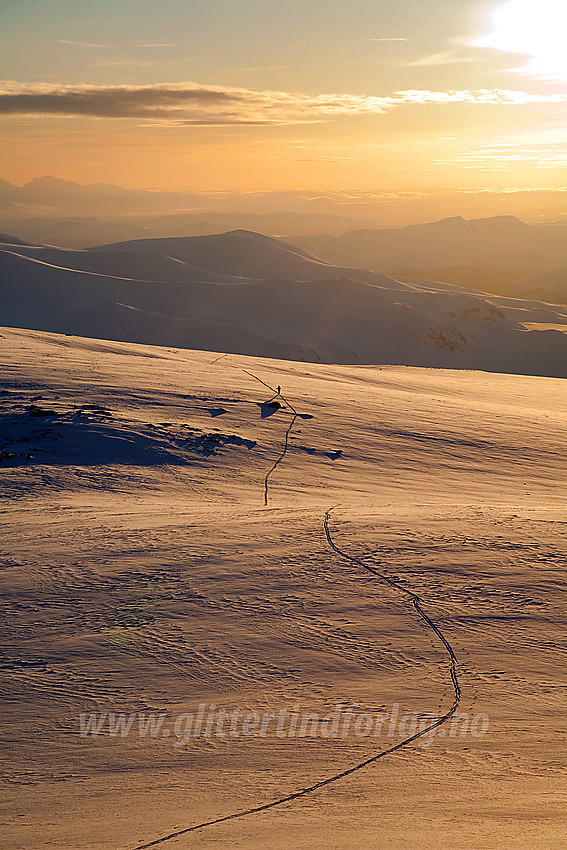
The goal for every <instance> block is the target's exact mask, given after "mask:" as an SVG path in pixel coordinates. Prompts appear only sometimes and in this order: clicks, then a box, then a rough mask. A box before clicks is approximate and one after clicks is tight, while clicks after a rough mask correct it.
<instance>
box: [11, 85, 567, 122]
mask: <svg viewBox="0 0 567 850" xmlns="http://www.w3.org/2000/svg"><path fill="white" fill-rule="evenodd" d="M566 100H567V95H560V94H556V95H537V94H529V93H528V92H524V91H515V90H508V89H481V90H478V91H468V90H464V91H455V90H451V91H446V92H432V91H428V90H408V91H399V92H395V93H394V94H393V95H390V96H386V97H369V96H363V95H352V94H321V95H315V96H309V95H305V94H294V93H289V92H278V91H251V90H249V89H237V88H229V87H224V86H204V85H199V84H197V83H171V84H166V83H164V84H159V85H151V86H89V85H80V86H52V85H48V84H45V83H29V84H24V83H15V82H4V83H1V82H0V114H3V115H24V116H38V115H39V116H45V115H52V116H66V117H78V116H83V117H89V118H123V119H142V120H145V121H149V122H159V123H161V124H172V125H201V126H215V125H217V126H218V125H230V124H259V125H262V124H264V125H272V124H276V125H277V124H300V123H316V122H321V121H328V120H331V119H332V118H334V117H340V116H346V115H351V116H355V115H372V114H374V115H378V114H381V113H384V112H387V111H388V110H391V109H393V108H395V107H398V106H403V105H405V104H433V103H435V104H449V103H466V104H492V105H494V104H497V105H504V106H518V105H525V104H528V103H549V102H553V103H561V102H565V101H566Z"/></svg>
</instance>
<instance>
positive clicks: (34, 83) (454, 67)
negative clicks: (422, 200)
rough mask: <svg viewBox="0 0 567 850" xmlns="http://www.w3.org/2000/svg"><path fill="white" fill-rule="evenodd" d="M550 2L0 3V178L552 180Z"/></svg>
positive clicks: (379, 183) (561, 132)
mask: <svg viewBox="0 0 567 850" xmlns="http://www.w3.org/2000/svg"><path fill="white" fill-rule="evenodd" d="M455 6H457V7H458V8H456V9H455ZM566 9H567V7H566V6H565V3H564V0H538V2H533V0H506V2H487V0H460V2H459V3H458V4H456V3H454V0H451V2H449V0H431V2H430V3H427V4H424V3H423V2H422V0H397V2H393V0H351V2H348V3H347V2H344V0H325V1H324V2H323V0H302V2H296V0H288V2H286V3H282V2H276V0H217V2H215V3H211V2H210V0H189V2H187V0H185V2H181V0H163V2H162V3H160V4H159V9H158V6H157V4H155V3H154V2H150V0H136V2H134V0H124V2H121V3H118V4H117V3H115V2H110V0H101V2H99V3H98V4H97V7H96V9H94V7H93V6H92V4H91V3H88V4H87V3H86V2H85V1H84V0H73V2H70V0H52V2H50V3H49V4H46V3H44V2H39V0H22V2H19V3H17V4H15V3H8V4H6V6H5V8H4V9H3V10H2V12H0V15H1V20H0V23H1V31H2V40H3V42H4V46H3V54H2V55H3V58H2V61H1V63H0V64H1V65H2V66H3V67H2V69H1V72H0V74H1V77H2V78H3V81H4V82H2V83H0V110H2V111H3V112H4V116H3V118H4V120H3V122H2V130H1V131H0V157H1V158H2V162H3V163H4V168H3V169H2V172H1V174H0V176H2V177H3V178H4V179H6V180H9V181H11V182H15V183H22V182H25V181H27V180H30V179H31V178H33V177H36V176H39V175H42V174H53V175H55V176H57V177H62V178H65V179H70V180H76V181H78V182H82V183H92V182H98V181H105V182H113V183H117V184H119V185H122V186H126V187H147V186H159V187H163V188H193V189H199V190H210V189H221V188H222V189H224V188H236V189H258V188H264V189H301V188H321V189H340V188H352V189H361V190H373V189H377V188H380V189H404V188H415V187H425V188H427V187H447V188H463V187H464V188H466V187H473V188H474V187H477V188H480V187H486V188H496V189H501V188H502V189H506V188H534V187H549V188H562V187H564V186H565V185H566V181H565V167H566V165H567V130H566V127H565V110H566V104H567V95H566V94H565V83H566V82H567V62H566V61H565V59H564V51H563V47H562V45H561V44H560V41H561V39H560V38H559V37H558V32H565V29H566V27H567V11H566ZM563 24H565V25H566V26H565V27H563V29H562V30H561V29H560V28H561V26H562V25H563Z"/></svg>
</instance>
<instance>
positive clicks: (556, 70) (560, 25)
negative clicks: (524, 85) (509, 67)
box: [474, 0, 567, 79]
mask: <svg viewBox="0 0 567 850" xmlns="http://www.w3.org/2000/svg"><path fill="white" fill-rule="evenodd" d="M491 21H492V31H491V32H490V33H489V34H488V35H486V36H483V37H481V38H479V39H477V40H476V41H475V42H474V44H475V46H477V47H493V48H495V49H496V50H502V51H505V52H507V53H521V54H524V55H526V56H528V57H529V62H528V64H527V65H526V66H524V67H523V68H520V69H517V70H524V71H528V72H530V73H534V74H536V75H537V76H541V77H547V78H551V79H567V51H566V50H565V33H566V32H567V3H566V2H565V0H509V2H508V3H505V4H504V5H501V6H499V7H498V8H496V9H495V10H494V11H493V12H492V14H491Z"/></svg>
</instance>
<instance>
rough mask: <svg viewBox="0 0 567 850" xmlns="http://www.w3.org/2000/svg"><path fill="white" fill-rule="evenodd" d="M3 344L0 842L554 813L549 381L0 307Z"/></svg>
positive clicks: (437, 823) (553, 831)
mask: <svg viewBox="0 0 567 850" xmlns="http://www.w3.org/2000/svg"><path fill="white" fill-rule="evenodd" d="M500 321H502V320H501V319H500ZM0 358H1V360H2V364H3V372H2V378H3V382H2V388H1V389H2V392H1V393H0V431H1V436H2V446H1V451H2V452H3V453H4V454H3V457H2V462H1V463H0V490H1V495H2V510H1V511H0V523H1V525H2V535H1V541H2V542H1V545H0V569H1V572H0V577H1V579H2V585H3V588H2V618H3V629H2V641H1V644H2V645H1V647H0V649H1V651H2V654H1V655H0V699H1V701H2V713H3V734H4V738H5V741H4V748H5V759H4V767H3V773H4V779H3V785H2V790H3V795H2V803H0V807H2V808H4V807H8V806H10V808H11V810H12V814H14V813H15V814H20V813H21V814H25V817H21V818H20V817H8V816H7V814H6V815H4V814H3V822H4V826H3V834H4V836H5V840H6V841H7V842H8V843H9V845H10V847H14V848H18V850H24V848H25V850H27V848H30V847H33V848H34V850H36V848H37V850H43V848H47V847H50V846H58V847H60V848H61V850H77V848H87V847H88V848H89V850H91V848H92V850H120V848H124V850H133V848H136V847H142V846H156V845H159V844H163V843H164V839H168V838H171V839H173V837H174V836H175V835H176V836H177V840H176V842H174V841H173V840H171V841H170V842H169V844H171V846H172V847H173V846H174V844H176V845H179V846H180V847H187V848H200V847H204V846H205V845H206V844H211V842H212V844H213V845H214V846H219V847H223V846H226V847H236V846H242V847H245V848H246V850H260V848H265V847H267V846H269V847H271V848H274V850H284V848H288V847H290V846H305V847H310V848H317V850H328V848H330V847H335V846H340V847H341V848H345V850H358V848H360V847H374V846H377V845H378V844H379V845H380V847H384V848H387V850H397V848H399V847H400V846H404V845H405V846H408V847H425V848H431V850H433V848H435V850H437V848H443V850H448V848H452V847H455V846H458V847H460V848H463V850H478V848H479V847H484V846H486V845H487V843H488V844H489V845H490V847H491V848H494V850H509V848H510V846H511V841H513V843H514V846H515V847H518V848H522V850H531V848H533V847H540V846H541V847H546V846H550V843H551V844H553V841H555V837H556V836H561V835H562V834H563V833H562V829H563V828H562V818H563V815H564V812H563V809H564V807H563V805H562V797H561V794H562V789H563V784H564V779H563V775H564V770H563V765H562V763H561V759H560V756H559V753H558V750H557V730H558V729H560V728H561V722H562V716H563V711H564V705H563V703H564V700H563V691H562V681H561V674H562V670H563V665H562V660H561V652H562V645H563V632H564V625H563V614H562V611H561V594H562V593H563V592H564V584H565V575H564V568H565V522H564V519H565V518H564V497H565V492H564V486H563V483H562V482H563V480H564V479H565V458H564V454H565V453H564V450H563V447H564V443H565V436H566V435H565V418H564V415H563V412H562V411H563V406H564V395H565V384H564V381H562V380H558V379H553V378H536V377H526V376H519V375H516V376H514V375H501V374H490V373H475V372H467V373H464V372H463V373H462V372H459V371H455V370H451V371H449V370H447V371H444V370H438V369H435V370H428V369H418V368H408V367H403V366H386V367H378V366H358V365H346V366H338V365H329V364H306V363H299V362H297V361H289V360H288V361H285V360H271V359H268V358H252V357H243V356H236V355H230V354H223V353H222V352H216V353H214V354H212V353H208V352H204V351H195V350H191V351H189V350H184V349H180V348H175V349H172V348H162V347H152V346H144V345H134V344H128V343H123V342H111V341H108V340H106V341H102V340H95V339H90V340H89V339H86V338H79V337H70V336H62V335H57V334H50V333H44V332H39V331H30V330H17V329H9V328H3V329H1V330H0ZM258 379H259V380H258ZM262 384H265V385H266V386H263V385H262ZM272 387H273V388H274V390H275V392H276V393H277V392H278V388H279V398H276V399H275V400H274V398H273V392H272V390H271V388H272ZM276 400H277V401H278V404H279V406H276V404H275V403H274V401H276ZM286 400H287V401H286ZM290 403H291V406H292V407H293V410H294V411H296V412H297V417H296V418H295V420H294V424H293V428H291V430H290V428H289V426H290V423H291V422H292V416H293V411H292V407H291V406H290ZM276 463H277V466H275V464H276ZM270 470H273V473H271V474H270ZM266 476H269V478H268V504H267V505H264V493H265V486H266ZM331 506H337V507H336V508H335V509H334V510H333V511H332V513H331V514H330V517H328V518H327V521H326V522H325V514H326V512H327V511H329V509H330V508H331ZM456 659H458V667H457V663H456ZM459 699H460V702H459ZM457 702H458V706H457V705H456V703H457ZM198 717H201V718H202V724H201V725H199V726H197V725H195V718H198ZM335 717H336V718H338V720H337V723H339V720H340V724H339V725H336V726H335V725H334V724H335V721H334V720H333V719H332V718H335ZM210 718H212V719H210ZM227 718H228V719H227ZM239 718H240V720H239ZM270 718H271V719H270ZM209 719H210V720H209ZM280 719H282V720H283V721H286V723H287V725H285V727H284V729H283V731H282V730H279V728H278V725H277V724H278V723H279V722H280ZM260 721H261V723H262V724H264V723H265V730H264V732H263V731H262V730H261V728H260V726H259V725H258V724H259V722H260ZM223 723H224V726H223ZM233 723H234V726H233ZM249 723H252V727H253V728H252V731H251V730H250V727H249V726H245V725H244V724H249ZM254 723H255V724H256V725H255V726H254ZM304 723H305V724H306V725H305V726H304ZM368 723H370V724H371V727H372V728H371V731H370V732H369V726H368ZM93 724H94V726H93ZM294 724H295V725H294ZM97 729H98V731H97ZM421 732H423V734H420V733H421ZM479 795H480V796H479ZM486 801H490V805H488V804H487V802H486ZM244 815H246V816H244ZM204 825H207V828H206V829H203V827H204ZM169 844H166V845H165V846H169Z"/></svg>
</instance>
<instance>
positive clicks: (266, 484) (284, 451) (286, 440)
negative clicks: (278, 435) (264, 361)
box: [242, 369, 299, 506]
mask: <svg viewBox="0 0 567 850" xmlns="http://www.w3.org/2000/svg"><path fill="white" fill-rule="evenodd" d="M242 371H243V372H246V374H247V375H250V377H251V378H254V380H256V381H259V382H260V383H261V384H264V386H265V387H267V388H268V389H269V390H271V391H272V392H273V393H274V395H276V396H278V395H279V397H280V398H281V399H282V401H285V403H286V404H287V405H288V407H289V409H290V410H291V412H292V413H293V416H292V420H291V422H290V424H289V427H288V428H287V430H286V432H285V436H284V445H283V449H282V452H281V454H280V455H279V457H278V458H277V459H276V460H275V461H274V464H273V466H272V467H271V469H269V471H268V472H267V473H266V477H265V478H264V505H265V506H266V505H267V504H268V488H269V486H270V478H271V476H272V474H273V473H274V472H275V471H276V469H277V468H278V466H279V465H280V463H281V462H282V460H283V459H284V458H285V456H286V454H287V450H288V448H289V435H290V434H291V432H292V429H293V426H294V425H295V421H296V419H297V417H298V416H299V413H298V412H297V410H296V409H295V407H294V406H293V404H291V403H290V402H289V401H288V400H287V398H284V396H283V395H282V394H281V393H279V392H278V391H277V390H276V389H274V387H271V386H270V385H269V384H267V383H266V382H265V381H262V379H261V378H258V376H257V375H253V374H252V372H247V371H246V369H243V370H242Z"/></svg>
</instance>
